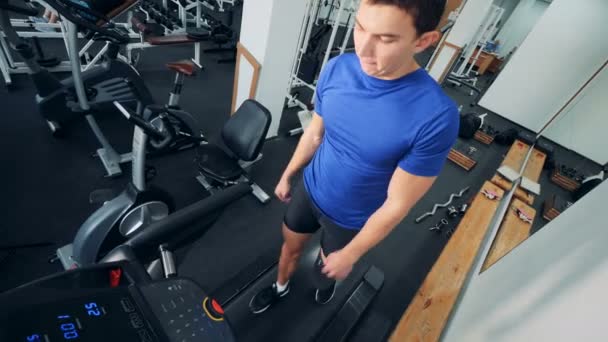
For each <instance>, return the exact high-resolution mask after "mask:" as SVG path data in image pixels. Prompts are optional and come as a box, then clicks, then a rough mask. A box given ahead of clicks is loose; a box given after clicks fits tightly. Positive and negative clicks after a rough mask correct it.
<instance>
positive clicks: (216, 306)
mask: <svg viewBox="0 0 608 342" xmlns="http://www.w3.org/2000/svg"><path fill="white" fill-rule="evenodd" d="M211 306H212V307H213V310H214V311H215V312H217V313H219V314H220V315H222V316H223V315H224V309H222V307H221V306H220V304H219V303H218V302H216V301H215V299H212V300H211Z"/></svg>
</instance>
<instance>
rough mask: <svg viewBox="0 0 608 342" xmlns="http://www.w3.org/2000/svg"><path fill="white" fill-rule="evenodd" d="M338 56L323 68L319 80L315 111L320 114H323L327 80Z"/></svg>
mask: <svg viewBox="0 0 608 342" xmlns="http://www.w3.org/2000/svg"><path fill="white" fill-rule="evenodd" d="M338 58H339V56H338V57H335V58H332V59H330V60H329V61H328V62H327V64H326V65H325V67H324V68H323V70H321V74H320V75H319V80H318V81H317V86H316V90H315V112H316V113H317V114H319V115H320V116H323V93H324V91H325V87H326V86H327V80H328V79H329V78H330V75H331V73H332V70H333V68H334V65H335V64H336V60H338Z"/></svg>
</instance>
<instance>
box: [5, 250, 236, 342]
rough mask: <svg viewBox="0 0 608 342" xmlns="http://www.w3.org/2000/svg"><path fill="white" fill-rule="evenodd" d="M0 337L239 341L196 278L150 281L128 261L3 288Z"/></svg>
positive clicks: (48, 341)
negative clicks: (195, 281) (6, 289)
mask: <svg viewBox="0 0 608 342" xmlns="http://www.w3.org/2000/svg"><path fill="white" fill-rule="evenodd" d="M0 308H2V309H1V310H0V341H24V342H38V341H40V342H55V341H87V342H88V341H91V342H97V341H100V342H101V341H104V342H108V341H110V342H118V341H134V342H135V341H137V342H139V341H141V342H157V341H158V342H161V341H179V342H189V341H233V340H234V336H233V334H232V331H231V330H230V327H229V325H228V323H227V322H226V321H225V320H224V317H223V312H222V310H221V308H220V307H219V305H217V303H215V302H214V301H212V300H210V299H209V298H208V297H207V296H206V295H205V293H204V292H203V291H202V289H201V288H200V287H199V286H197V285H196V284H195V283H194V282H192V281H190V280H187V279H181V278H174V279H164V280H160V281H150V280H149V278H147V277H146V276H145V275H144V273H142V271H139V270H137V269H135V268H132V267H131V266H130V265H129V264H128V263H124V262H121V263H113V264H105V265H98V266H94V267H91V268H83V269H77V270H72V271H68V272H64V273H61V274H58V275H54V276H50V277H46V278H43V279H40V280H38V281H35V282H32V283H30V284H26V285H24V286H21V287H19V288H16V289H14V290H11V291H8V292H5V293H3V294H1V295H0Z"/></svg>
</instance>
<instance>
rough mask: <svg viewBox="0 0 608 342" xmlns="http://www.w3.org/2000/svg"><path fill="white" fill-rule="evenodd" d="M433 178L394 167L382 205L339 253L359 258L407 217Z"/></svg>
mask: <svg viewBox="0 0 608 342" xmlns="http://www.w3.org/2000/svg"><path fill="white" fill-rule="evenodd" d="M436 178H437V177H421V176H416V175H413V174H411V173H408V172H406V171H404V170H403V169H401V168H399V167H398V168H397V169H396V170H395V173H394V174H393V176H392V178H391V181H390V184H389V187H388V195H387V198H386V200H385V201H384V204H383V205H382V206H381V207H380V208H378V210H376V212H375V213H374V214H373V215H372V216H370V218H369V219H368V220H367V222H366V223H365V226H363V228H362V229H361V231H360V232H359V233H358V234H357V235H356V236H355V238H354V239H353V240H352V241H351V242H350V243H349V244H348V245H346V246H345V247H344V248H343V249H342V251H341V252H344V253H345V254H346V255H347V257H348V258H350V259H351V261H353V263H354V262H356V261H357V260H359V258H361V257H362V256H363V255H364V254H365V253H367V251H369V250H370V249H371V248H372V247H374V246H376V245H377V244H378V243H379V242H380V241H382V240H383V239H384V238H385V237H386V236H387V235H388V234H389V233H390V232H391V231H392V230H393V229H394V228H395V227H396V226H397V225H398V224H399V222H401V221H402V220H403V219H404V218H405V216H407V214H408V213H409V211H410V209H411V208H412V207H413V206H414V205H415V204H416V202H418V200H420V198H422V196H424V194H426V192H427V191H428V190H429V189H430V188H431V185H433V182H435V179H436Z"/></svg>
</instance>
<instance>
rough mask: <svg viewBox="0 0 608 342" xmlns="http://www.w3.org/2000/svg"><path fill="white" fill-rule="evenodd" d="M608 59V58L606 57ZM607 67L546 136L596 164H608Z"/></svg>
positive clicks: (557, 120) (548, 130)
mask: <svg viewBox="0 0 608 342" xmlns="http://www.w3.org/2000/svg"><path fill="white" fill-rule="evenodd" d="M607 58H608V56H607ZM607 91H608V68H604V69H603V71H602V72H600V73H599V74H598V75H597V77H596V78H595V79H594V80H593V81H592V82H591V83H590V84H589V85H588V86H587V87H586V88H585V90H583V92H581V94H580V95H579V96H577V98H576V99H575V100H574V101H573V102H572V103H571V104H570V105H569V106H568V107H567V108H565V109H564V112H563V114H562V115H560V117H559V118H558V119H556V120H555V121H554V122H553V123H552V125H551V126H549V127H548V128H547V130H546V131H545V133H544V134H543V135H544V136H546V137H547V138H549V139H551V140H553V141H555V142H556V143H558V144H560V145H562V146H564V147H567V148H569V149H571V150H573V151H575V152H577V153H579V154H580V155H583V156H585V157H587V158H589V159H591V160H593V161H594V162H596V163H598V164H600V165H604V164H606V163H608V149H607V148H606V143H605V142H603V141H604V139H605V137H606V132H607V131H608V96H606V95H608V92H607Z"/></svg>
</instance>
